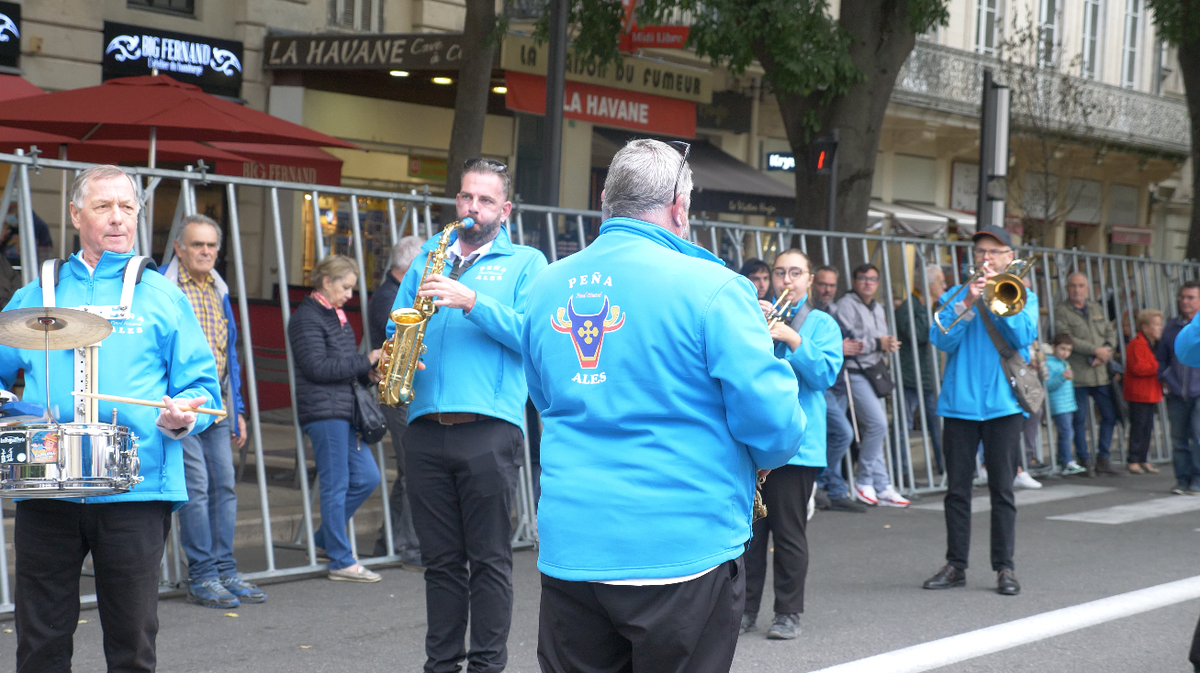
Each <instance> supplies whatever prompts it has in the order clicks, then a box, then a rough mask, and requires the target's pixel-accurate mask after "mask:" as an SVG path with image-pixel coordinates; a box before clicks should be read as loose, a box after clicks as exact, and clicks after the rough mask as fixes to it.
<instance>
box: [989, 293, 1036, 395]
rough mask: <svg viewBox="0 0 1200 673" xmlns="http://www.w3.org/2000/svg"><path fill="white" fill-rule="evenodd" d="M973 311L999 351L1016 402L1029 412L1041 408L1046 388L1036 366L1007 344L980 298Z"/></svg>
mask: <svg viewBox="0 0 1200 673" xmlns="http://www.w3.org/2000/svg"><path fill="white" fill-rule="evenodd" d="M975 311H976V313H978V314H979V316H980V317H981V318H983V324H984V325H985V326H987V332H988V336H990V337H992V345H994V346H995V347H996V351H997V352H998V353H1000V365H1001V367H1003V369H1004V378H1006V379H1008V385H1010V386H1011V387H1012V391H1013V394H1014V395H1016V396H1017V403H1018V404H1020V405H1021V408H1022V409H1024V410H1025V411H1026V412H1028V413H1031V414H1032V413H1034V412H1036V411H1037V410H1039V409H1041V408H1042V401H1043V400H1044V399H1045V398H1046V389H1045V388H1043V387H1042V381H1041V377H1040V376H1038V372H1037V367H1034V366H1032V365H1030V364H1029V363H1028V362H1026V361H1025V358H1023V357H1021V352H1020V351H1018V350H1016V349H1015V348H1013V347H1012V346H1010V345H1008V342H1007V341H1005V340H1004V337H1002V336H1000V330H998V329H996V325H995V324H994V323H993V322H992V314H991V312H990V311H988V309H987V307H985V306H984V304H983V300H982V299H980V300H978V301H977V302H976V304H975Z"/></svg>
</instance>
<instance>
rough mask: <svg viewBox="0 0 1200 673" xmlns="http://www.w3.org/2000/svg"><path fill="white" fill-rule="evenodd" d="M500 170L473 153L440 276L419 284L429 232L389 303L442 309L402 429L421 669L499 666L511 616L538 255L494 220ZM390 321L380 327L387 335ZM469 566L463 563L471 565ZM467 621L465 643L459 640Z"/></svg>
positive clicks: (498, 210) (477, 670)
mask: <svg viewBox="0 0 1200 673" xmlns="http://www.w3.org/2000/svg"><path fill="white" fill-rule="evenodd" d="M511 185H512V178H511V177H510V175H509V173H508V167H506V166H505V165H504V164H502V163H499V162H496V161H491V160H488V159H471V160H469V161H467V162H466V164H465V166H464V167H463V178H462V188H461V189H460V190H459V192H458V194H457V197H456V201H457V203H456V206H457V209H458V217H459V218H460V219H461V218H464V217H468V216H469V217H472V218H474V219H475V225H474V226H473V227H471V228H469V229H459V230H458V236H457V238H456V239H455V240H454V243H453V244H452V245H451V246H450V248H449V251H448V252H449V259H448V260H447V266H448V268H447V273H446V274H431V275H430V276H429V278H427V279H425V282H424V283H423V284H422V283H421V276H422V275H423V273H424V271H425V263H426V261H427V260H428V258H429V251H430V250H432V249H434V248H435V247H437V244H438V239H439V237H438V236H434V237H433V238H431V239H429V241H427V242H426V243H425V245H424V246H423V247H422V252H421V254H419V255H417V258H416V259H414V260H413V262H412V266H411V267H410V268H409V270H408V273H407V274H405V276H404V281H403V282H402V283H401V284H400V290H399V291H398V292H397V293H396V301H395V303H394V304H393V305H392V307H393V309H395V308H399V307H402V306H405V307H406V306H412V303H413V299H414V298H415V296H416V294H417V293H418V292H419V293H420V294H421V295H422V296H426V297H437V299H436V301H435V302H434V303H435V304H436V305H437V306H438V307H439V310H438V312H437V313H435V314H434V315H433V317H432V318H431V319H430V320H429V326H428V328H427V330H426V333H425V347H426V348H427V349H428V350H427V351H426V353H425V358H424V363H425V369H423V370H421V371H418V372H417V375H416V378H415V379H414V382H413V389H414V390H415V397H414V398H413V401H412V402H411V403H409V406H408V422H409V426H408V432H407V433H406V434H405V435H404V450H405V454H406V455H405V463H406V465H407V469H406V472H407V479H408V487H409V489H410V491H411V493H410V498H411V504H412V518H413V527H414V528H415V529H416V531H417V540H418V541H419V542H420V546H421V561H422V564H423V565H424V566H425V612H426V615H427V619H428V624H429V626H428V630H427V631H426V635H425V654H426V655H427V657H428V660H427V661H426V663H425V671H426V673H443V672H448V671H458V670H459V664H460V663H461V662H462V660H463V659H464V658H466V659H467V670H468V671H470V672H471V673H496V672H498V671H501V670H503V669H504V666H505V663H506V662H507V661H508V645H507V643H508V629H509V624H510V622H511V621H512V600H513V593H512V544H511V538H512V522H511V518H510V517H511V513H512V507H513V502H514V496H515V494H516V488H517V469H518V467H519V464H520V460H521V456H522V454H523V447H524V443H523V438H522V434H521V422H522V418H523V417H524V412H525V400H526V398H527V397H528V393H527V392H526V388H525V371H524V369H522V367H521V344H520V340H521V324H522V322H523V321H524V317H525V302H526V298H527V296H528V293H529V288H530V286H531V284H532V282H533V278H534V276H536V275H538V273H539V272H541V271H542V269H544V268H546V258H545V257H544V256H543V255H542V253H541V252H538V251H537V250H535V249H533V248H528V247H525V246H523V245H513V243H512V241H511V240H510V239H509V236H508V230H507V229H506V228H505V227H503V226H501V224H502V223H503V222H504V220H505V219H506V218H507V217H508V214H509V212H511V211H512V203H511V202H509V200H508V194H509V189H510V187H511ZM395 329H396V326H395V323H391V322H389V323H388V335H389V336H390V335H391V334H392V333H393V332H395ZM468 564H469V566H468ZM468 618H469V619H470V624H471V648H470V652H468V651H467V649H466V647H465V645H464V643H463V637H464V635H465V634H466V630H467V623H468Z"/></svg>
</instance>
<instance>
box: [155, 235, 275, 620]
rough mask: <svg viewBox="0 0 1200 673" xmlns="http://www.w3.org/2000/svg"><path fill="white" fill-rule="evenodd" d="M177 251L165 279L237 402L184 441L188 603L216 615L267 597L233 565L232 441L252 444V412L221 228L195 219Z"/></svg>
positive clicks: (182, 529) (182, 524)
mask: <svg viewBox="0 0 1200 673" xmlns="http://www.w3.org/2000/svg"><path fill="white" fill-rule="evenodd" d="M174 247H175V258H174V259H172V260H171V263H170V264H168V265H167V268H166V270H165V271H164V272H163V275H164V276H166V277H167V280H170V281H172V282H174V283H175V284H176V285H178V286H179V289H180V290H183V294H184V295H186V296H187V298H188V302H189V303H191V305H192V310H193V311H195V313H196V318H197V319H199V321H200V329H202V330H203V331H204V338H205V340H206V341H207V342H208V345H209V347H210V348H211V349H212V352H213V358H215V360H216V364H217V380H218V381H220V383H221V397H222V399H225V400H229V401H230V403H229V404H227V405H226V408H227V409H230V410H231V411H233V412H234V413H233V414H231V415H230V417H226V418H220V419H217V420H216V421H214V422H213V424H212V425H210V426H209V427H208V429H207V430H205V431H204V432H201V433H198V434H193V435H189V436H187V437H184V438H183V439H180V440H179V443H180V444H181V445H182V446H183V471H184V477H185V479H186V480H187V490H188V501H187V502H186V503H184V505H183V507H181V508H180V509H179V541H180V545H181V546H182V547H183V551H184V553H185V554H186V555H187V559H188V596H187V597H188V601H189V602H192V603H197V604H199V605H203V606H205V607H210V608H232V607H237V606H238V605H239V604H240V603H262V602H263V601H265V600H267V594H266V593H264V592H263V591H262V590H261V589H259V588H258V587H256V586H254V585H253V584H251V583H249V582H247V581H245V580H243V579H242V578H240V577H239V576H238V571H237V561H236V560H235V559H234V558H233V533H234V527H235V526H236V524H237V492H236V491H235V490H234V486H235V477H236V473H235V471H234V469H233V451H232V446H231V441H230V440H231V439H232V440H234V441H236V442H237V446H238V448H241V447H242V446H244V445H245V444H246V417H245V413H246V405H245V403H244V402H243V401H242V392H241V386H242V377H241V373H240V367H239V366H238V355H237V324H236V323H235V322H234V320H233V306H232V305H231V304H230V303H229V287H228V286H227V285H226V284H225V280H224V279H223V278H221V275H220V274H219V273H217V271H216V269H214V268H213V265H214V264H215V263H216V261H217V253H218V252H220V250H221V228H220V226H219V225H217V223H216V222H214V221H213V220H212V218H210V217H208V216H207V215H189V216H187V217H185V218H183V221H182V222H181V223H180V231H179V238H178V240H176V241H175V242H174ZM231 420H232V422H233V423H232V425H231V424H230V421H231Z"/></svg>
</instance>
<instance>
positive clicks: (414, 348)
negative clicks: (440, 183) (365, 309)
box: [376, 217, 475, 407]
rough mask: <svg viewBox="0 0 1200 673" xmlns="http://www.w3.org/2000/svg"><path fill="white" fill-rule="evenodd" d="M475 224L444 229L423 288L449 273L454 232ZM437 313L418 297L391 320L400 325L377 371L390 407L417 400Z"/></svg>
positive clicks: (386, 344)
mask: <svg viewBox="0 0 1200 673" xmlns="http://www.w3.org/2000/svg"><path fill="white" fill-rule="evenodd" d="M474 225H475V220H473V219H471V218H469V217H464V218H463V219H462V220H459V221H458V222H451V223H450V224H447V225H446V226H445V227H444V228H443V229H442V234H441V237H440V239H439V240H438V245H437V248H435V249H434V250H432V251H430V253H429V258H428V260H427V261H426V262H425V272H424V273H422V274H421V282H420V283H418V284H417V287H418V288H419V287H420V286H421V285H423V284H424V283H425V279H427V278H429V276H430V274H440V273H442V272H443V271H444V270H445V269H446V249H447V248H448V247H449V246H450V234H451V232H454V231H457V230H459V229H470V228H471V227H472V226H474ZM436 312H437V307H436V306H434V305H433V297H422V296H420V295H418V296H417V297H416V299H415V300H414V301H413V306H412V308H398V309H396V310H394V311H392V313H391V315H389V316H388V318H389V319H390V320H391V321H392V322H394V323H396V331H395V333H394V334H392V336H390V337H388V340H387V341H385V342H384V343H383V351H382V353H381V354H380V358H379V363H378V364H377V365H376V369H377V370H378V371H379V375H380V379H379V402H380V403H381V404H386V405H388V406H389V407H396V406H399V405H401V404H408V403H409V402H411V401H412V398H413V377H414V376H416V374H417V362H418V361H420V359H421V356H422V355H424V354H425V329H426V328H427V327H429V319H430V318H432V317H433V314H434V313H436Z"/></svg>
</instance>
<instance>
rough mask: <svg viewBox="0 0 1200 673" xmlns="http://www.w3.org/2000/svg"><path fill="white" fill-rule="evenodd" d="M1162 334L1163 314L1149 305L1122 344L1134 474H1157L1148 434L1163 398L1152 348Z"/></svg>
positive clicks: (1130, 453)
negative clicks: (1128, 337) (1123, 347)
mask: <svg viewBox="0 0 1200 673" xmlns="http://www.w3.org/2000/svg"><path fill="white" fill-rule="evenodd" d="M1162 333H1163V314H1162V311H1159V310H1157V309H1153V308H1148V309H1145V310H1143V311H1140V312H1139V313H1138V315H1137V336H1135V337H1134V338H1133V339H1130V341H1129V344H1128V345H1127V346H1126V347H1125V379H1124V381H1122V383H1123V384H1124V385H1123V387H1122V392H1123V393H1124V395H1125V401H1126V402H1129V460H1128V464H1129V471H1130V472H1132V473H1133V474H1157V473H1158V468H1156V467H1154V465H1151V464H1150V457H1149V456H1150V436H1151V434H1153V432H1154V413H1155V412H1156V411H1157V410H1158V403H1159V402H1161V401H1162V390H1163V387H1162V381H1159V380H1158V358H1157V357H1155V355H1154V347H1155V346H1157V345H1158V340H1159V339H1161V338H1162Z"/></svg>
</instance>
